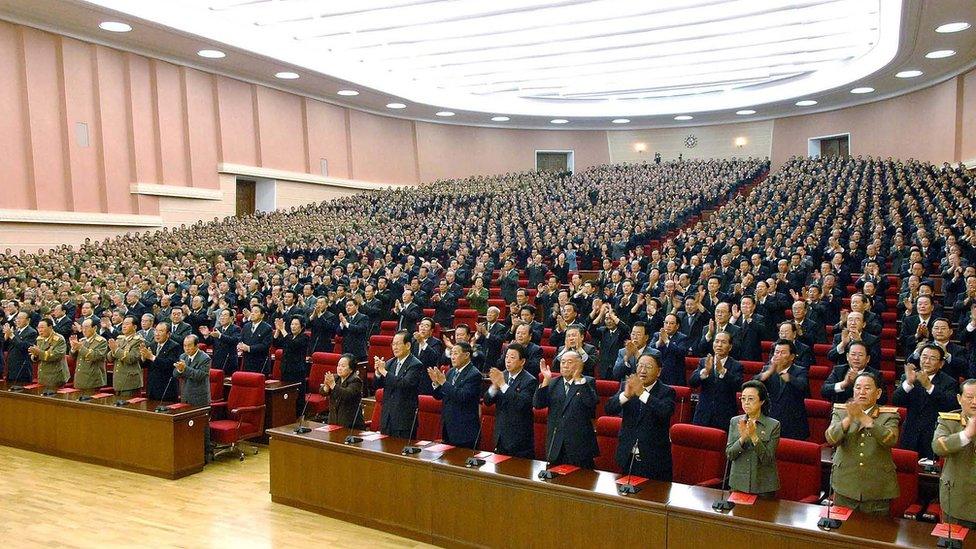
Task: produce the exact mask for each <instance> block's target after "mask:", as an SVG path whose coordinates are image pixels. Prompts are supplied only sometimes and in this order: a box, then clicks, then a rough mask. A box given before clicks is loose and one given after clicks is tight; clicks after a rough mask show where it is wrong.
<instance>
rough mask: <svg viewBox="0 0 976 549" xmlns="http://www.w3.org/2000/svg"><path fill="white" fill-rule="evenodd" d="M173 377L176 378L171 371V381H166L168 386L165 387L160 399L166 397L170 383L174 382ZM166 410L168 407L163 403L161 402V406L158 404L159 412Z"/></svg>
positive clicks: (157, 409)
mask: <svg viewBox="0 0 976 549" xmlns="http://www.w3.org/2000/svg"><path fill="white" fill-rule="evenodd" d="M173 379H175V378H174V377H173V374H172V373H171V374H170V376H169V381H167V382H166V387H164V388H163V394H162V396H161V397H160V400H162V399H164V398H166V391H168V390H169V384H170V383H173ZM166 410H168V407H167V406H165V405H163V404H160V405H159V406H156V411H157V412H165V411H166Z"/></svg>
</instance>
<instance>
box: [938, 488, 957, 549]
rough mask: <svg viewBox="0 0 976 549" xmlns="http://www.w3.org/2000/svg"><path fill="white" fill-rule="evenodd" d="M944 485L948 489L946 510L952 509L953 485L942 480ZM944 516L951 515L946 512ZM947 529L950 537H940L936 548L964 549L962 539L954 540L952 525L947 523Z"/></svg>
mask: <svg viewBox="0 0 976 549" xmlns="http://www.w3.org/2000/svg"><path fill="white" fill-rule="evenodd" d="M942 483H943V484H945V487H946V506H945V509H952V505H951V504H952V499H951V496H952V483H951V482H949V481H948V480H942ZM943 514H944V517H945V516H948V515H949V512H948V511H945V512H944V513H943ZM944 517H943V522H944V521H945V518H944ZM946 527H947V528H946V530H947V533H948V534H949V537H945V536H943V537H940V538H939V541H937V542H936V543H935V544H936V546H937V547H945V548H946V549H962V540H961V539H952V524H948V523H947V524H946Z"/></svg>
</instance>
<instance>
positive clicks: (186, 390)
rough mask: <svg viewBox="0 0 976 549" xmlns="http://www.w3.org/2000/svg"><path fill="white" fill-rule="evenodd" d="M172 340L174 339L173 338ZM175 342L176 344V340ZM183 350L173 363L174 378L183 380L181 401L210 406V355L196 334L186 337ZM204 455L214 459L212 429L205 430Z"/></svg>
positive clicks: (208, 460) (207, 458)
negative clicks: (205, 351)
mask: <svg viewBox="0 0 976 549" xmlns="http://www.w3.org/2000/svg"><path fill="white" fill-rule="evenodd" d="M156 333H159V332H156ZM170 341H173V340H172V338H171V339H170ZM173 343H174V344H176V342H175V341H173ZM182 350H183V352H182V354H180V356H179V359H178V360H177V361H176V362H175V363H173V373H172V375H173V377H174V378H177V379H180V380H182V381H183V389H182V391H181V394H180V402H183V403H186V404H189V405H190V406H209V405H210V364H211V360H210V357H209V356H208V355H207V353H204V352H203V351H201V350H200V347H199V345H198V340H197V336H196V335H192V334H191V335H188V336H186V338H184V340H183V344H182ZM157 358H158V355H157ZM174 385H175V384H174ZM203 455H204V461H206V462H208V463H209V462H210V461H212V460H213V456H212V454H211V451H210V429H204V430H203Z"/></svg>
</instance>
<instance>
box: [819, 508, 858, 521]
mask: <svg viewBox="0 0 976 549" xmlns="http://www.w3.org/2000/svg"><path fill="white" fill-rule="evenodd" d="M828 509H829V510H830V516H829V517H828V516H827V511H828ZM853 512H854V510H853V509H851V508H850V507H841V506H840V505H833V506H831V507H826V506H824V508H823V510H822V511H820V517H821V518H832V519H837V520H842V521H843V520H847V519H849V518H851V513H853Z"/></svg>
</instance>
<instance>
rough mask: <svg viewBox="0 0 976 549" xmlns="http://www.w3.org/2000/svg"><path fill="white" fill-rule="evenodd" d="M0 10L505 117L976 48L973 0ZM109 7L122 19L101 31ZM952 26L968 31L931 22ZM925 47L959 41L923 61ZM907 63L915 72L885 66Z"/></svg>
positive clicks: (823, 87) (517, 120)
mask: <svg viewBox="0 0 976 549" xmlns="http://www.w3.org/2000/svg"><path fill="white" fill-rule="evenodd" d="M52 2H53V3H54V4H55V5H57V6H58V8H57V9H53V10H52V9H50V6H46V4H47V5H50V4H52ZM5 15H6V17H5ZM0 18H9V19H11V20H14V21H17V22H23V23H27V24H34V25H35V26H40V27H42V28H48V29H50V30H55V31H58V32H64V33H66V34H72V35H80V36H79V37H81V38H85V39H92V40H96V41H100V42H103V43H108V44H111V45H115V46H117V47H121V48H123V49H133V50H136V51H142V52H145V53H148V54H151V55H156V56H161V57H163V58H166V59H170V60H174V61H176V62H182V63H183V64H190V65H193V66H199V67H201V68H204V69H206V70H212V71H215V72H221V73H224V74H230V75H232V76H237V77H240V78H243V79H246V80H251V81H258V82H262V83H269V84H271V85H274V86H275V87H279V88H282V89H288V90H290V91H296V92H298V93H303V94H305V95H312V96H315V97H320V98H324V99H326V100H328V101H331V102H334V103H340V104H345V105H349V106H352V107H355V108H361V109H363V110H369V111H373V112H382V113H383V114H389V115H393V116H399V117H404V118H414V119H423V120H433V121H437V122H449V123H463V124H478V125H501V126H513V127H546V128H554V127H559V128H566V129H570V128H596V127H606V128H611V127H612V128H621V127H658V126H665V125H697V124H702V123H705V124H710V123H722V122H728V121H742V120H756V119H763V118H770V117H776V116H785V115H790V114H796V113H798V112H811V111H814V110H821V109H832V108H838V107H841V106H846V105H850V104H854V103H863V102H867V101H872V100H877V99H879V98H881V97H887V96H891V95H897V94H900V93H906V92H908V91H910V90H913V89H917V88H920V87H924V86H927V85H931V84H934V83H936V82H938V81H942V80H945V79H946V78H948V77H951V76H953V75H955V74H957V73H959V72H960V71H962V70H964V69H966V68H969V67H971V66H972V65H973V64H974V61H976V2H973V1H972V0H968V1H967V0H655V1H653V2H647V1H639V0H492V1H491V2H485V1H484V0H357V1H356V2H354V3H353V2H336V1H330V0H167V1H165V2H163V1H158V0H88V1H83V0H63V1H61V2H55V1H54V0H0ZM106 20H113V21H121V22H125V23H128V24H129V25H131V26H132V31H131V32H127V33H121V34H116V33H111V32H107V31H103V30H101V29H99V28H98V27H97V25H98V23H99V22H102V21H106ZM954 21H968V22H970V23H972V24H973V25H974V28H970V29H968V30H965V31H962V32H959V33H954V34H940V33H936V32H935V27H936V26H938V25H941V24H944V23H949V22H954ZM201 48H211V49H218V50H221V51H222V52H224V53H226V57H224V58H221V59H203V58H201V57H198V56H197V55H196V51H197V50H199V49H201ZM934 49H953V50H955V51H956V52H957V53H956V55H954V56H951V57H948V58H945V59H926V58H925V54H926V53H928V52H929V51H932V50H934ZM908 69H917V70H921V71H922V72H923V74H922V75H921V76H919V77H915V78H907V79H902V78H895V77H894V74H895V73H896V72H898V71H902V70H908ZM279 71H291V72H294V73H296V75H298V77H299V78H297V79H294V80H287V81H286V80H281V79H277V78H275V76H274V74H275V73H276V72H279ZM855 87H871V88H874V91H873V92H869V93H866V94H859V95H852V94H851V93H850V90H851V89H853V88H855ZM340 89H352V90H355V91H358V92H359V95H356V96H338V95H336V92H337V91H339V90H340ZM803 99H813V100H816V101H818V104H817V105H816V106H814V107H798V106H796V105H795V102H796V101H798V100H803ZM388 103H402V104H403V105H404V106H405V108H402V109H396V110H393V109H388V108H387V107H386V105H387V104H388ZM743 110H745V111H744V112H745V113H747V114H738V115H737V114H736V112H738V111H743ZM443 111H450V112H453V113H454V115H453V116H450V117H447V116H437V115H436V113H438V112H440V113H441V114H442V115H443V114H444V113H443ZM749 111H756V112H755V113H750V112H749ZM499 115H502V116H506V117H508V118H509V119H510V120H507V121H504V122H493V121H491V118H492V117H496V116H499ZM677 115H683V116H682V118H683V120H680V121H675V120H674V116H677ZM688 116H692V118H691V119H690V120H689V119H687V117H688ZM554 118H560V119H564V120H567V121H568V122H567V123H564V124H560V125H559V126H553V125H551V120H552V119H554ZM621 118H624V119H627V120H628V122H624V123H618V124H611V120H613V119H621Z"/></svg>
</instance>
